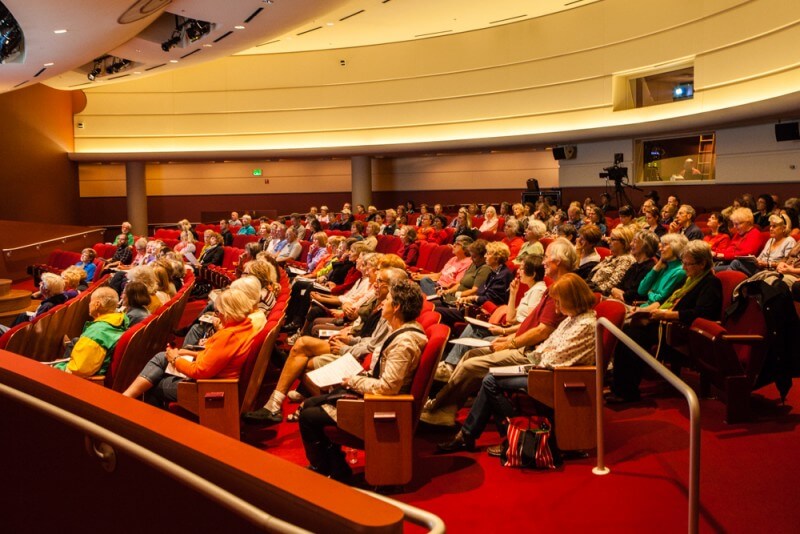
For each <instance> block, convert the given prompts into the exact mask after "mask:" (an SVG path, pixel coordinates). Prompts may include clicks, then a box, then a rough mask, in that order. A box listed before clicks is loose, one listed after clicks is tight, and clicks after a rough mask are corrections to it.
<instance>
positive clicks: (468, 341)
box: [450, 337, 492, 347]
mask: <svg viewBox="0 0 800 534" xmlns="http://www.w3.org/2000/svg"><path fill="white" fill-rule="evenodd" d="M450 343H453V344H454V345H466V346H467V347H491V346H492V342H491V341H487V340H485V339H476V338H474V337H460V338H458V339H451V340H450Z"/></svg>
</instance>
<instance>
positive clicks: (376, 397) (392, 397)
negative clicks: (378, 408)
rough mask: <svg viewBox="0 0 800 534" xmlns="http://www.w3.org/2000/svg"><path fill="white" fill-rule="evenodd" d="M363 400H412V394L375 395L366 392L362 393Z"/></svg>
mask: <svg viewBox="0 0 800 534" xmlns="http://www.w3.org/2000/svg"><path fill="white" fill-rule="evenodd" d="M364 400H365V401H367V402H370V401H372V402H375V401H398V402H414V396H413V395H376V394H373V393H367V394H366V395H364Z"/></svg>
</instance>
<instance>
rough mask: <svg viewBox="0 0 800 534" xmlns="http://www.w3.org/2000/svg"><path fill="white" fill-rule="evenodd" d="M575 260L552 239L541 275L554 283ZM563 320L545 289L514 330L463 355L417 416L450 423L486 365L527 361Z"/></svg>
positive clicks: (567, 244)
mask: <svg viewBox="0 0 800 534" xmlns="http://www.w3.org/2000/svg"><path fill="white" fill-rule="evenodd" d="M578 261H579V257H578V253H577V251H576V250H575V247H574V246H572V244H571V243H570V242H569V241H567V240H565V239H556V240H555V241H553V242H552V243H551V244H550V245H549V246H548V247H547V250H546V251H545V255H544V266H545V274H546V275H547V276H548V277H549V278H550V279H551V280H553V281H554V282H556V281H558V279H559V278H560V277H561V276H563V275H565V274H567V273H569V272H572V271H574V270H575V269H576V268H577V266H578ZM563 320H564V315H563V314H562V313H561V312H560V311H559V310H558V308H557V307H556V305H555V302H554V300H553V299H552V298H551V296H550V294H549V292H545V294H544V296H543V297H542V299H541V301H540V302H539V305H538V306H536V308H535V309H534V310H533V311H532V312H531V313H530V314H529V315H528V317H527V318H526V319H525V321H524V322H523V323H522V324H521V325H520V326H519V329H517V331H516V332H514V333H511V334H509V335H506V336H500V337H498V338H497V339H495V340H494V341H493V342H492V345H491V346H490V347H488V348H485V349H473V350H471V351H469V352H467V353H466V354H465V355H464V357H463V358H462V359H461V361H460V362H459V363H458V365H457V366H456V368H455V370H454V371H453V374H452V376H451V377H450V380H449V381H448V382H447V384H445V386H444V387H443V388H442V389H441V390H440V391H439V393H438V394H437V395H436V397H435V398H434V399H432V400H431V401H430V402H429V403H427V404H426V405H425V409H424V410H423V412H422V415H421V416H420V419H421V420H422V421H425V422H426V423H429V424H435V425H445V426H452V425H453V424H454V421H455V415H456V412H457V411H458V409H459V408H460V407H461V406H462V405H463V404H464V402H466V400H467V398H468V397H469V396H470V395H472V394H474V393H476V392H477V390H478V388H479V387H480V383H481V381H482V380H483V377H484V376H486V374H487V373H488V372H489V368H491V367H498V366H503V365H526V364H528V363H529V360H528V358H527V356H526V353H527V352H528V351H529V350H532V349H534V348H535V347H536V346H537V345H538V344H539V343H541V342H542V341H544V340H545V339H547V338H548V337H549V336H550V334H551V333H552V332H553V331H554V330H555V329H556V328H557V327H558V325H559V324H561V321H563Z"/></svg>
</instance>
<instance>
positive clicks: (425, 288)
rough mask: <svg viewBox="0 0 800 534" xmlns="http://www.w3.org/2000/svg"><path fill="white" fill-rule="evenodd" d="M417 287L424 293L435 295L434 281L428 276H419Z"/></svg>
mask: <svg viewBox="0 0 800 534" xmlns="http://www.w3.org/2000/svg"><path fill="white" fill-rule="evenodd" d="M419 288H420V289H421V290H422V292H423V293H425V294H426V295H435V294H436V282H434V281H433V280H431V279H430V278H428V277H427V276H426V277H425V278H421V279H420V281H419Z"/></svg>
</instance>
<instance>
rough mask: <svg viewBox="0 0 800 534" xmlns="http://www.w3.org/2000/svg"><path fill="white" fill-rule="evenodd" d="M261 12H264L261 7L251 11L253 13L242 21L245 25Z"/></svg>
mask: <svg viewBox="0 0 800 534" xmlns="http://www.w3.org/2000/svg"><path fill="white" fill-rule="evenodd" d="M262 11H264V8H263V7H259V8H258V9H256V10H255V11H253V13H252V14H251V15H250V16H249V17H247V18H246V19H244V22H245V24H247V23H248V22H250V21H251V20H253V19H254V18H256V17H257V16H258V14H259V13H261V12H262Z"/></svg>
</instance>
